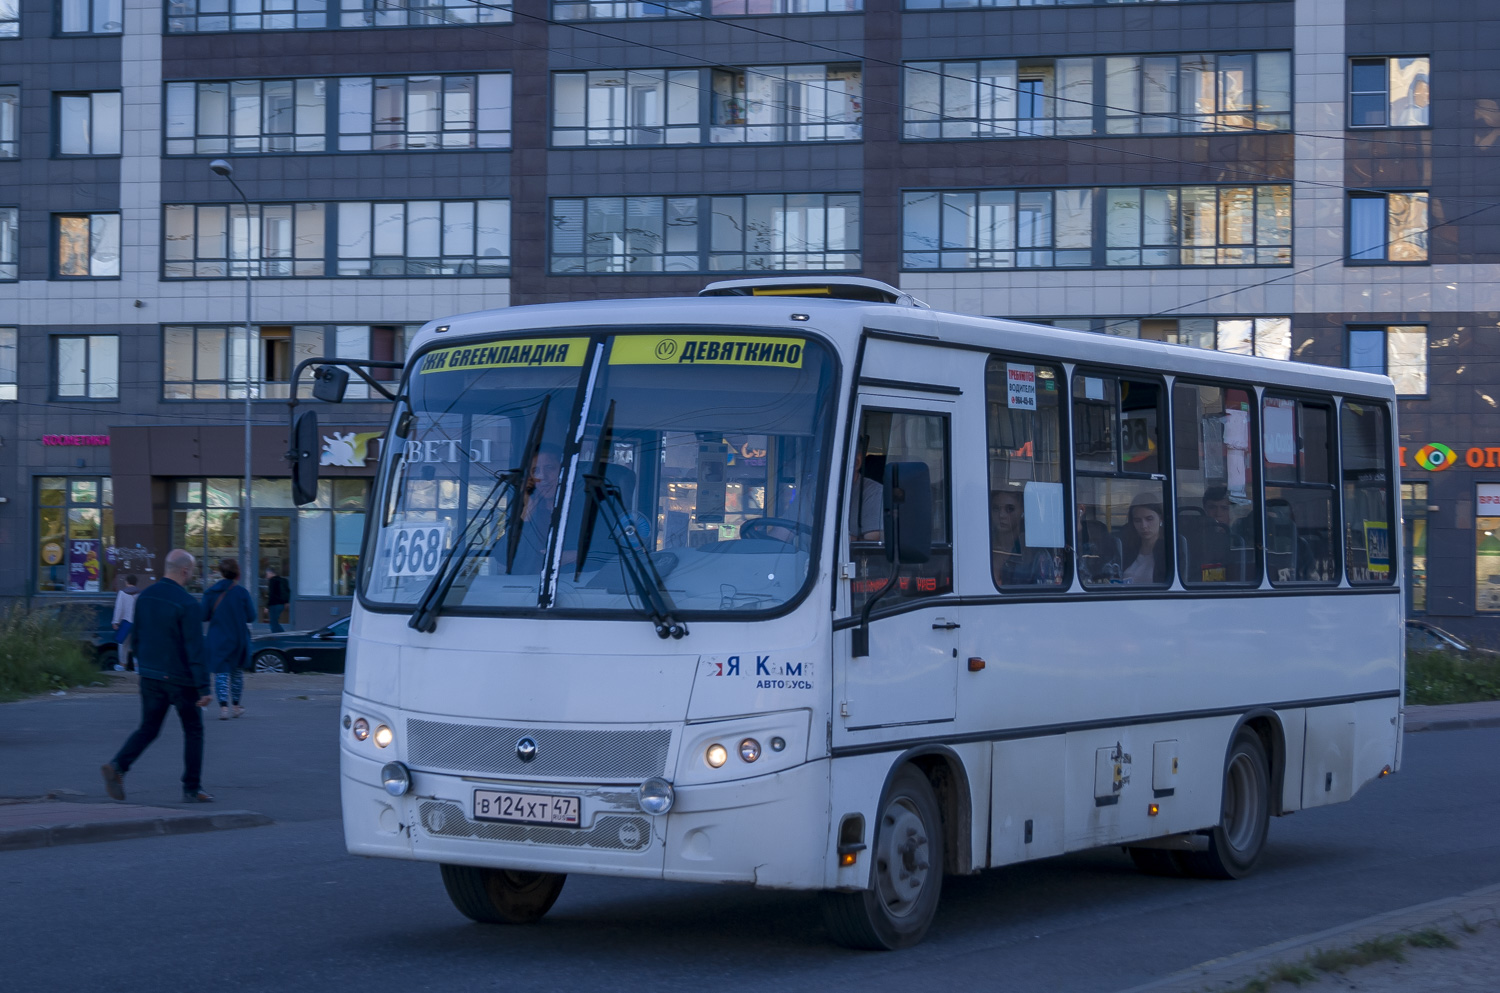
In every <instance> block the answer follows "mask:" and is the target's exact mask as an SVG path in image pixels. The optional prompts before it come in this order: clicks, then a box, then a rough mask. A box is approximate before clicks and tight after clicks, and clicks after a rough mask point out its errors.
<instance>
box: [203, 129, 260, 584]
mask: <svg viewBox="0 0 1500 993" xmlns="http://www.w3.org/2000/svg"><path fill="white" fill-rule="evenodd" d="M208 167H209V168H210V169H212V170H213V171H214V174H215V175H218V176H223V177H224V178H225V179H227V180H229V185H230V186H233V187H234V191H235V192H236V193H238V194H239V195H240V202H241V203H243V204H244V205H245V493H244V496H243V498H242V499H241V506H240V528H239V530H240V541H239V546H240V581H241V582H243V583H244V584H245V589H246V590H247V591H251V592H250V599H251V601H252V602H254V601H255V600H256V599H257V598H256V596H255V593H254V592H253V591H254V590H255V588H256V585H255V581H254V580H252V579H251V578H250V577H251V573H250V423H251V420H250V389H251V365H250V355H251V351H252V350H253V349H254V347H255V346H254V338H253V333H252V332H251V330H250V328H251V323H250V321H251V317H250V292H251V287H252V286H253V285H254V271H255V245H254V238H253V237H252V236H251V232H252V228H251V224H250V198H249V197H247V196H245V191H244V190H242V189H240V184H239V183H236V182H235V181H234V166H232V165H230V164H229V163H228V162H227V161H225V160H224V159H214V160H213V161H212V162H210V163H209V164H208ZM230 231H231V232H232V231H233V227H232V226H231V228H230ZM230 237H231V238H232V237H233V234H232V233H231V235H230ZM229 254H230V256H231V257H232V256H233V255H234V250H233V246H232V244H231V247H230V252H229ZM256 575H259V570H258V569H257V570H256Z"/></svg>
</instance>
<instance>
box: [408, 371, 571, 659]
mask: <svg viewBox="0 0 1500 993" xmlns="http://www.w3.org/2000/svg"><path fill="white" fill-rule="evenodd" d="M551 402H552V395H551V394H550V393H549V394H547V395H546V396H543V397H542V403H541V406H540V407H538V408H537V412H536V420H535V421H533V422H532V425H531V436H530V437H529V438H527V439H526V451H525V453H524V454H523V455H522V458H521V464H520V465H519V466H517V467H516V468H514V469H507V470H506V471H505V472H503V473H501V474H500V478H498V479H496V480H495V485H494V486H492V487H490V491H489V492H488V493H486V494H485V496H484V499H483V500H482V501H480V504H479V506H478V507H477V508H475V510H474V513H473V514H472V515H471V516H470V517H469V522H468V523H467V524H465V525H464V530H463V532H462V533H461V534H460V535H459V536H458V540H456V541H454V542H453V547H452V548H450V549H448V554H446V555H444V556H443V560H442V562H440V563H439V564H438V569H437V573H436V574H435V575H434V576H433V577H432V582H430V583H428V584H427V589H426V590H424V591H423V593H422V598H421V599H420V600H418V601H417V605H416V607H415V608H414V609H413V610H412V614H411V617H410V618H408V620H407V622H406V626H407V627H409V628H412V629H413V630H416V631H421V632H422V633H423V634H431V633H432V632H433V631H434V630H436V628H437V615H438V613H439V612H440V611H441V610H442V609H443V601H444V600H446V599H447V597H448V591H449V590H451V589H453V583H454V581H455V580H456V579H458V574H459V572H461V571H462V570H463V567H464V563H465V562H467V561H468V559H469V553H470V552H472V551H473V550H474V546H475V545H477V544H478V543H479V539H480V536H481V535H482V534H484V529H485V528H486V527H487V526H488V525H489V523H490V522H491V521H493V520H494V519H495V511H496V510H498V509H499V507H500V498H501V497H502V496H504V495H505V494H506V493H507V492H508V493H510V496H511V501H510V507H509V508H508V511H509V512H508V513H507V515H506V525H505V526H506V532H507V533H506V554H505V571H506V573H509V572H510V567H511V563H512V562H514V561H515V558H516V547H517V544H518V542H519V541H520V519H521V494H522V490H523V482H522V481H523V480H526V479H529V478H530V477H531V467H532V465H533V463H535V462H536V453H537V451H538V450H539V449H540V448H541V445H542V430H543V428H544V427H545V426H546V423H547V407H548V405H549V404H551ZM466 536H467V537H466Z"/></svg>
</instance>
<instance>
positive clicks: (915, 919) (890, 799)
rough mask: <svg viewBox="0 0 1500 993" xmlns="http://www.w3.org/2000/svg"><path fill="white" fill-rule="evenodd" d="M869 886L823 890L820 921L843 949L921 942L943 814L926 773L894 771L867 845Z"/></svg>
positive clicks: (934, 899)
mask: <svg viewBox="0 0 1500 993" xmlns="http://www.w3.org/2000/svg"><path fill="white" fill-rule="evenodd" d="M869 855H870V859H871V863H872V864H871V877H872V878H871V880H870V882H871V883H872V885H871V887H870V888H869V889H867V890H861V891H859V892H857V893H834V892H825V893H824V894H823V922H824V924H825V925H826V926H827V927H828V931H829V933H830V934H831V935H832V937H833V940H834V941H836V942H837V943H839V944H840V945H843V946H845V947H846V948H863V949H868V950H871V951H886V950H892V949H897V948H908V947H910V946H912V945H915V944H916V943H917V942H919V941H921V940H922V937H923V936H924V935H926V934H927V929H928V927H930V926H931V925H932V919H933V917H934V916H935V915H936V914H937V906H938V897H939V896H940V895H941V893H942V889H943V818H942V814H941V812H940V811H939V809H938V802H937V797H936V796H935V795H934V794H933V792H932V784H931V783H929V782H928V781H927V777H926V776H924V775H922V773H921V772H920V771H919V770H918V769H916V768H915V767H913V766H905V767H903V768H902V769H901V771H899V772H898V773H896V775H895V777H894V778H893V779H892V780H891V785H890V787H889V788H888V789H887V790H886V794H885V796H884V798H882V799H881V801H880V818H879V820H877V821H876V824H875V837H874V841H873V844H871V846H870V852H869Z"/></svg>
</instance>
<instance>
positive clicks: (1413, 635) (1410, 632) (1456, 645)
mask: <svg viewBox="0 0 1500 993" xmlns="http://www.w3.org/2000/svg"><path fill="white" fill-rule="evenodd" d="M1406 650H1407V651H1408V652H1453V653H1455V654H1457V655H1470V656H1474V655H1485V656H1500V652H1496V651H1494V650H1493V649H1490V648H1479V647H1477V646H1474V645H1471V644H1469V643H1468V642H1466V641H1464V640H1463V639H1462V638H1460V637H1459V636H1458V635H1456V634H1454V633H1452V632H1451V631H1444V630H1443V629H1442V628H1440V627H1438V626H1437V625H1435V624H1428V623H1427V622H1426V621H1416V620H1408V621H1407V622H1406Z"/></svg>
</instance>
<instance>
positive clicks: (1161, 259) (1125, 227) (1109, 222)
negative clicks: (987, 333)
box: [902, 185, 1292, 269]
mask: <svg viewBox="0 0 1500 993" xmlns="http://www.w3.org/2000/svg"><path fill="white" fill-rule="evenodd" d="M1291 214H1292V195H1291V187H1290V186H1282V185H1274V186H1272V185H1268V186H1172V187H1155V188H1152V187H1130V188H1124V189H1120V188H1111V189H1102V190H1088V189H1084V190H1035V189H1029V190H975V191H968V190H935V191H921V190H913V191H908V192H907V193H906V194H904V209H903V211H902V267H903V268H905V269H1010V268H1042V267H1058V268H1061V267H1070V266H1078V267H1093V268H1107V267H1115V266H1122V267H1123V266H1219V265H1290V264H1291V261H1292V216H1291Z"/></svg>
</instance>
